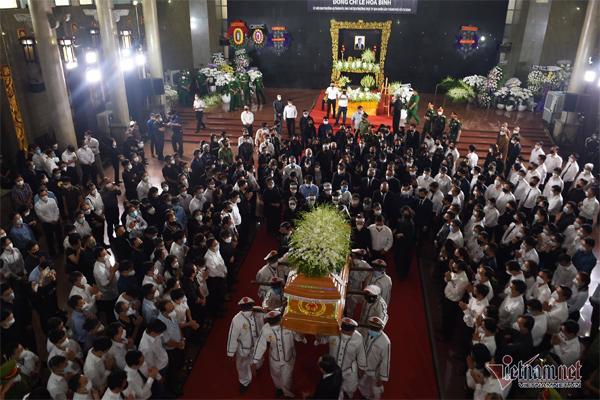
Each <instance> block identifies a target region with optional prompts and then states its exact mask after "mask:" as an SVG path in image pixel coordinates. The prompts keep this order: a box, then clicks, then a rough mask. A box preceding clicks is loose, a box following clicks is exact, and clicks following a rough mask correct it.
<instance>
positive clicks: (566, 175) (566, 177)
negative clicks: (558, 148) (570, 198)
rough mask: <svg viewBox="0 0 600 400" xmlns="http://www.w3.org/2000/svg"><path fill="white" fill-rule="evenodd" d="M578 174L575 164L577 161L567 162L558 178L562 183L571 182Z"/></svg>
mask: <svg viewBox="0 0 600 400" xmlns="http://www.w3.org/2000/svg"><path fill="white" fill-rule="evenodd" d="M578 173H579V164H577V161H571V160H569V161H567V163H566V164H565V166H564V167H563V169H562V172H561V173H560V177H561V178H562V180H563V181H564V182H573V181H574V180H575V177H576V176H577V174H578Z"/></svg>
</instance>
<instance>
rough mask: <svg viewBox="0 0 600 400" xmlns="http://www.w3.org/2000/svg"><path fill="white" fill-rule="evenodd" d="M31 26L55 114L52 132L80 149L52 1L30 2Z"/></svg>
mask: <svg viewBox="0 0 600 400" xmlns="http://www.w3.org/2000/svg"><path fill="white" fill-rule="evenodd" d="M29 12H30V13H31V23H32V25H33V32H34V34H35V41H36V50H37V53H38V56H39V63H40V67H41V70H42V76H43V78H44V85H45V87H46V95H47V104H48V107H49V111H50V112H51V113H52V122H51V124H52V129H53V130H54V135H55V136H56V140H57V141H58V142H59V143H60V144H61V145H63V146H64V145H68V144H71V145H73V146H77V138H76V136H75V126H74V125H73V115H72V113H71V104H70V102H69V93H68V92H67V83H66V81H65V74H64V71H63V65H62V60H61V58H60V52H59V49H58V41H57V38H56V32H55V31H54V30H53V29H52V28H51V27H50V22H49V21H48V15H50V14H52V7H51V4H50V0H33V1H29Z"/></svg>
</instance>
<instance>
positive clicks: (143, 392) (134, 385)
mask: <svg viewBox="0 0 600 400" xmlns="http://www.w3.org/2000/svg"><path fill="white" fill-rule="evenodd" d="M124 371H125V372H126V373H127V384H128V385H127V389H128V390H130V391H131V393H132V394H133V395H134V398H136V399H141V400H146V399H149V398H150V397H151V396H152V384H153V383H154V378H152V377H150V376H148V364H146V362H144V363H143V364H142V365H141V366H140V367H139V368H136V369H133V368H131V367H128V366H127V367H125V368H124ZM144 378H145V380H144ZM156 378H157V379H158V380H160V378H161V377H160V375H157V377H156Z"/></svg>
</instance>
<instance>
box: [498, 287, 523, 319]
mask: <svg viewBox="0 0 600 400" xmlns="http://www.w3.org/2000/svg"><path fill="white" fill-rule="evenodd" d="M526 290H527V284H526V283H525V281H523V280H520V279H516V280H513V281H512V282H511V283H510V286H509V294H508V295H507V296H506V297H505V298H504V300H503V301H502V303H501V304H500V307H499V310H498V317H499V320H498V325H499V326H500V327H501V328H503V329H507V328H510V327H512V326H513V324H514V323H515V322H517V318H518V317H519V315H522V314H523V312H524V311H525V302H524V300H523V295H524V294H525V291H526Z"/></svg>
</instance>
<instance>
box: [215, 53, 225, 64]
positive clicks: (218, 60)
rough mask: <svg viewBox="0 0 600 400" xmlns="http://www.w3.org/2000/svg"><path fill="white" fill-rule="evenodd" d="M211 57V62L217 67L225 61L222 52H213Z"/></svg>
mask: <svg viewBox="0 0 600 400" xmlns="http://www.w3.org/2000/svg"><path fill="white" fill-rule="evenodd" d="M212 59H213V64H215V65H216V66H217V67H218V66H221V65H223V64H226V63H227V61H226V60H225V56H224V55H223V53H214V54H213V56H212Z"/></svg>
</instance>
